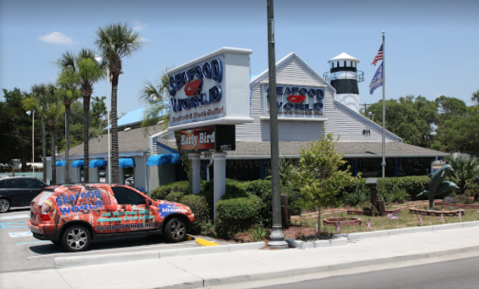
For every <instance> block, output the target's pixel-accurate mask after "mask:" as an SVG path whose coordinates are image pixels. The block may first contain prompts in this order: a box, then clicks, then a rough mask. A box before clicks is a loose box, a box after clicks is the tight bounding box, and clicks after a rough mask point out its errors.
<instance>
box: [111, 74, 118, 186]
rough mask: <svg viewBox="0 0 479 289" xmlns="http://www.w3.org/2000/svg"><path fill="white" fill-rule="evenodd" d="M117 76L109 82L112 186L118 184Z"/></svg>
mask: <svg viewBox="0 0 479 289" xmlns="http://www.w3.org/2000/svg"><path fill="white" fill-rule="evenodd" d="M118 78H119V75H118V74H115V75H113V79H112V81H111V178H112V183H113V184H120V168H119V163H118V162H119V159H120V156H119V148H118V114H117V92H118Z"/></svg>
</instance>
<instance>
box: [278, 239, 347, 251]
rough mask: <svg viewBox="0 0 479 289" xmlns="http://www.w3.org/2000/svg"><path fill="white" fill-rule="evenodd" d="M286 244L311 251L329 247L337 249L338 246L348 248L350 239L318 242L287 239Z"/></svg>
mask: <svg viewBox="0 0 479 289" xmlns="http://www.w3.org/2000/svg"><path fill="white" fill-rule="evenodd" d="M286 242H287V243H288V245H289V247H291V248H296V249H301V250H309V249H318V248H328V247H336V246H346V245H347V244H348V238H347V237H345V236H341V237H337V238H335V239H331V240H318V241H310V242H306V241H300V240H293V239H286Z"/></svg>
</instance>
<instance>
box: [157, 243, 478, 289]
mask: <svg viewBox="0 0 479 289" xmlns="http://www.w3.org/2000/svg"><path fill="white" fill-rule="evenodd" d="M472 251H479V246H473V247H467V248H459V249H451V250H446V251H435V252H429V253H424V254H411V255H403V256H395V257H388V258H379V259H371V260H364V261H357V262H350V263H342V264H335V265H322V266H316V267H305V268H296V269H288V270H280V271H275V272H268V273H258V274H250V275H238V276H230V277H225V278H206V279H203V287H209V286H214V285H225V284H230V283H240V282H248V281H257V280H267V279H275V278H280V277H288V276H297V275H305V274H312V273H321V272H328V271H329V272H334V271H337V270H343V269H352V268H356V267H363V266H370V265H378V264H391V263H398V262H406V261H414V260H419V259H428V258H437V257H441V256H447V255H454V254H461V253H467V252H472ZM157 288H158V289H160V288H170V287H157ZM175 288H190V287H175Z"/></svg>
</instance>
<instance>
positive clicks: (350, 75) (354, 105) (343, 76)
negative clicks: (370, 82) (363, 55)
mask: <svg viewBox="0 0 479 289" xmlns="http://www.w3.org/2000/svg"><path fill="white" fill-rule="evenodd" d="M328 63H329V67H330V70H329V72H325V73H324V74H323V77H324V79H325V80H326V81H329V82H330V83H331V86H333V87H334V88H335V89H336V100H337V101H339V102H341V103H342V104H344V105H345V106H347V107H348V108H350V109H351V110H353V111H355V112H357V113H359V89H358V82H362V81H364V72H362V71H358V70H357V65H358V63H359V60H358V59H356V58H354V57H352V56H351V55H349V54H347V53H344V52H343V53H341V54H339V55H338V56H336V57H334V58H333V59H331V60H329V61H328Z"/></svg>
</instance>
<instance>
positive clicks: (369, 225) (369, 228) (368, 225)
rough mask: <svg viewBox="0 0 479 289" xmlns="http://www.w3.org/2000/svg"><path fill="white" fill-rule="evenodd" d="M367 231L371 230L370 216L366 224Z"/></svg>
mask: <svg viewBox="0 0 479 289" xmlns="http://www.w3.org/2000/svg"><path fill="white" fill-rule="evenodd" d="M366 227H367V228H368V230H369V231H371V218H369V219H368V224H367V226H366Z"/></svg>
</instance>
